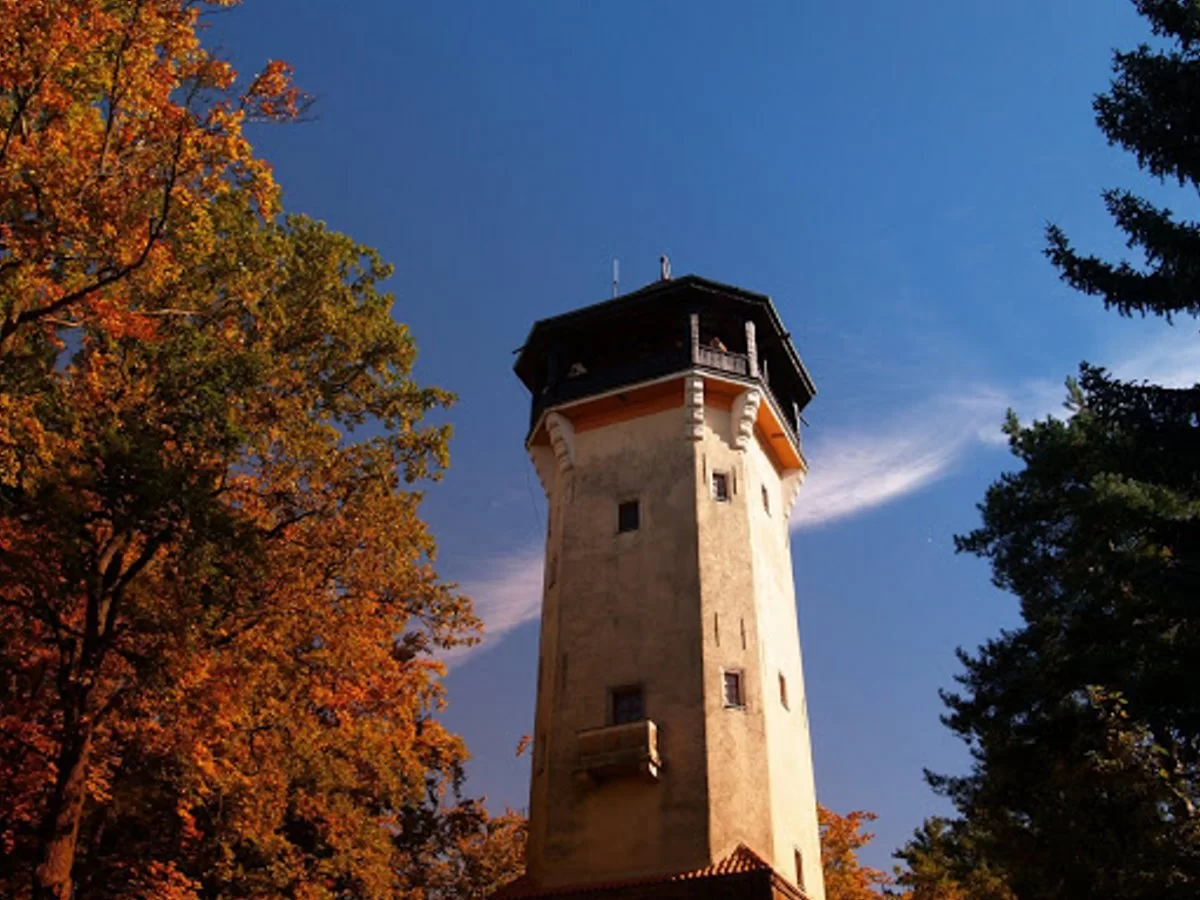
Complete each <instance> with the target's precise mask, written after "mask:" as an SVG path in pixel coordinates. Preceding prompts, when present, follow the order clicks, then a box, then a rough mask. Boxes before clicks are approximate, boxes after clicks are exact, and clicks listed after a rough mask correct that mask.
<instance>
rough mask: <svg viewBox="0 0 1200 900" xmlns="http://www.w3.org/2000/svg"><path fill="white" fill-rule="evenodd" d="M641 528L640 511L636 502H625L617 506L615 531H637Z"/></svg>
mask: <svg viewBox="0 0 1200 900" xmlns="http://www.w3.org/2000/svg"><path fill="white" fill-rule="evenodd" d="M640 527H641V510H640V509H639V508H638V502H637V501H636V500H626V501H625V502H624V503H621V504H619V505H618V506H617V531H619V532H620V531H637V530H638V528H640Z"/></svg>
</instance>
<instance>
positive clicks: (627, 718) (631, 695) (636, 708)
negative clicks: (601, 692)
mask: <svg viewBox="0 0 1200 900" xmlns="http://www.w3.org/2000/svg"><path fill="white" fill-rule="evenodd" d="M611 698H612V699H611V704H612V706H611V715H610V718H611V719H612V724H613V725H625V724H627V723H629V722H640V721H642V720H643V719H644V718H646V701H645V697H644V695H643V694H642V688H641V686H633V687H623V688H614V689H613V691H612V692H611Z"/></svg>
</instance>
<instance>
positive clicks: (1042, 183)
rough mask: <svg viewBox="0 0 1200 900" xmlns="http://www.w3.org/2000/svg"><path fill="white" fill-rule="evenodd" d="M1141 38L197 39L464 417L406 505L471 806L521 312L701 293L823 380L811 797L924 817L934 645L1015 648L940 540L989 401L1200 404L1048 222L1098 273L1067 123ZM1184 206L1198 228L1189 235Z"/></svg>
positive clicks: (979, 31) (802, 10)
mask: <svg viewBox="0 0 1200 900" xmlns="http://www.w3.org/2000/svg"><path fill="white" fill-rule="evenodd" d="M1145 37H1146V32H1145V29H1144V28H1143V25H1142V22H1141V20H1139V19H1138V18H1137V16H1136V15H1135V14H1134V12H1133V8H1132V5H1131V4H1130V3H1129V2H1128V0H1055V2H1053V3H1047V2H1046V0H1010V2H1008V3H1003V4H996V3H981V2H975V3H960V4H946V3H942V2H933V0H909V2H906V3H895V2H893V0H859V2H856V3H853V4H850V3H814V2H808V3H805V2H777V3H768V2H758V3H754V4H732V3H716V2H700V0H691V2H667V0H655V2H651V3H645V2H632V0H628V2H627V0H606V2H585V0H551V2H540V3H533V2H518V0H510V2H505V3H494V2H485V0H479V2H458V3H435V2H428V0H427V2H422V3H415V2H383V0H347V2H342V3H340V4H332V3H327V2H317V0H249V2H247V4H246V5H245V6H244V7H242V8H241V9H238V10H236V11H235V12H232V13H229V14H222V15H219V16H216V17H214V18H213V26H212V32H211V35H210V42H211V43H214V44H216V45H218V46H219V47H221V48H222V50H223V52H224V53H225V55H226V56H228V57H229V58H231V59H232V60H233V61H234V62H235V63H236V64H237V65H238V66H239V68H241V69H242V70H243V71H245V72H249V71H250V70H252V69H254V68H256V67H258V66H260V65H261V64H262V63H263V62H265V61H266V60H267V59H268V58H272V57H281V58H284V59H287V60H288V61H290V62H292V63H293V64H294V65H295V66H296V69H297V78H298V80H299V82H300V83H301V84H302V86H304V87H305V88H306V89H307V90H309V91H310V92H311V93H313V94H315V95H316V97H317V105H316V107H315V118H314V120H313V121H311V122H308V123H306V124H303V125H297V126H288V127H284V128H271V129H264V130H261V131H258V132H256V133H255V135H254V137H255V140H256V144H257V146H258V148H259V151H260V152H261V154H262V155H264V156H265V157H266V158H267V159H269V160H271V161H272V162H273V163H274V164H275V166H276V173H277V176H278V178H279V180H280V181H281V182H282V184H283V186H284V192H285V202H286V204H287V206H288V208H289V209H290V210H292V211H296V212H304V213H308V214H310V215H312V216H314V217H316V218H319V219H322V220H324V221H326V222H328V223H329V224H330V226H331V227H334V228H336V229H339V230H342V231H345V232H347V233H349V234H351V235H353V236H354V237H355V238H356V239H358V240H359V241H362V242H364V243H366V244H370V245H373V246H375V247H377V248H379V249H380V251H381V252H382V253H383V255H384V257H385V258H386V259H388V260H389V261H391V262H393V263H394V264H395V265H396V275H395V277H394V279H393V281H392V283H391V289H392V290H393V291H394V293H395V294H396V298H397V302H396V309H395V314H396V316H397V317H398V318H399V319H401V320H402V321H405V322H407V323H409V324H410V325H411V326H412V328H413V330H414V332H415V334H416V337H417V340H418V343H419V346H420V348H421V358H420V363H419V366H418V375H419V377H420V378H421V379H423V380H425V381H427V382H430V383H435V384H438V385H441V386H443V387H446V388H449V389H451V390H453V391H455V392H457V393H458V395H459V397H460V402H459V404H458V405H457V406H456V407H455V409H454V410H453V411H452V413H451V414H450V420H451V421H452V423H453V424H454V427H455V439H454V443H453V445H452V454H453V457H452V467H451V469H450V471H449V473H448V474H447V477H446V480H445V481H444V482H443V483H442V484H440V485H437V486H435V487H433V488H432V489H431V490H430V492H429V494H428V498H427V501H426V505H425V507H424V508H425V513H426V516H427V518H428V521H429V522H430V523H431V525H432V527H433V528H434V530H435V532H436V534H437V536H438V539H439V541H440V544H441V547H442V552H441V556H440V560H439V565H440V569H441V571H442V573H443V575H444V576H445V577H447V578H451V579H454V580H457V581H460V582H462V583H463V584H464V585H466V586H467V588H468V589H469V590H470V591H471V592H472V593H473V595H474V596H475V597H476V599H477V601H478V604H479V608H480V610H481V612H482V613H483V615H484V618H485V619H486V620H487V621H488V623H489V625H490V637H489V639H488V640H487V641H486V642H485V643H484V644H483V645H482V647H480V648H479V649H477V650H476V651H474V652H473V653H471V654H469V655H468V656H466V657H463V658H460V659H458V660H456V661H455V664H454V667H453V669H452V671H451V673H450V675H449V677H448V679H447V684H448V689H449V697H450V707H449V709H448V711H447V719H448V721H449V723H450V725H451V726H452V727H454V728H455V729H457V730H458V731H459V732H460V733H462V734H463V735H464V736H465V737H466V739H467V741H468V744H469V746H470V747H471V750H472V751H473V753H474V756H475V759H474V761H473V763H472V766H471V780H470V782H469V785H468V790H469V791H470V792H471V793H474V794H479V793H485V794H487V795H488V797H489V802H490V803H491V805H493V806H494V807H502V806H504V805H506V804H507V805H512V806H515V807H523V806H524V805H525V802H526V799H525V798H526V785H527V777H528V759H527V758H525V759H516V758H514V755H513V749H514V747H515V745H516V743H517V741H518V739H519V737H520V736H521V735H522V734H524V733H526V732H528V731H530V730H531V728H532V715H533V692H534V681H535V660H536V656H537V653H536V649H535V648H536V640H537V624H536V615H537V612H538V607H537V603H538V594H539V591H540V555H541V541H542V528H543V522H544V512H545V505H544V501H543V499H542V495H541V489H540V487H539V486H538V483H537V479H536V477H535V476H534V474H533V473H532V471H531V466H530V464H529V462H528V460H527V458H526V456H525V452H524V448H523V444H522V441H523V437H524V427H525V425H526V422H527V418H526V417H527V409H528V398H527V396H526V394H525V393H524V390H523V388H522V387H521V386H520V384H519V382H518V381H517V380H516V378H515V377H514V376H513V374H512V372H511V365H512V360H513V357H512V351H513V349H514V348H516V347H518V346H519V345H520V344H521V343H522V341H523V339H524V337H525V334H526V333H527V330H528V328H529V325H530V324H531V322H532V321H533V320H535V319H537V318H540V317H543V316H547V315H552V314H555V313H558V312H562V311H564V310H566V309H569V308H572V307H575V306H580V305H583V304H585V303H589V302H593V301H596V300H599V299H603V298H604V297H605V296H606V295H607V294H608V292H609V279H610V272H611V261H612V259H613V258H614V257H618V258H619V259H620V260H621V273H622V288H623V289H630V290H632V289H635V288H637V287H640V286H642V285H643V284H645V283H646V282H648V281H651V280H653V279H654V278H655V277H656V276H657V265H658V264H657V260H658V257H659V255H660V254H661V253H664V252H665V253H669V254H670V256H671V259H672V261H673V266H674V271H675V273H676V274H683V273H688V272H694V273H696V274H700V275H704V276H707V277H710V278H713V279H716V280H720V281H724V282H729V283H734V284H738V285H741V286H743V287H746V288H749V289H752V290H756V291H762V292H764V293H768V294H770V295H771V296H772V297H773V298H774V300H775V302H776V304H777V306H778V308H779V310H780V313H781V315H782V317H783V318H784V320H785V321H786V322H787V324H788V326H789V327H790V329H791V331H792V334H793V337H794V340H795V342H796V344H797V346H798V348H799V351H800V353H801V356H802V357H803V358H804V360H805V362H806V363H807V365H808V367H809V369H810V371H811V372H812V374H813V377H814V379H815V380H816V382H817V385H818V388H819V391H820V393H819V395H818V397H817V399H816V400H815V401H814V403H813V404H812V405H811V406H810V407H809V408H808V409H807V410H806V417H807V418H808V420H809V422H810V423H811V427H810V428H809V430H808V432H807V433H806V435H805V439H806V446H807V448H808V455H809V460H810V465H811V469H812V474H811V476H810V478H809V481H808V483H807V484H806V486H805V488H804V489H803V491H802V492H801V495H800V499H799V502H798V503H797V509H796V512H795V516H794V521H793V529H794V530H793V553H794V558H795V569H796V585H797V594H798V597H799V609H800V618H801V631H802V639H803V643H804V652H805V668H806V679H807V685H808V694H809V713H810V718H811V722H812V728H813V741H814V753H815V764H816V770H817V771H816V776H817V788H818V793H819V796H820V799H821V801H822V802H824V803H825V804H826V805H828V806H830V807H832V808H834V809H838V810H841V811H845V810H849V809H854V808H867V809H872V810H876V811H877V812H878V813H879V814H880V820H879V821H878V822H877V823H876V826H877V827H876V831H877V833H878V835H879V839H878V841H877V844H876V846H875V848H874V849H873V851H872V852H871V853H869V854H868V856H869V858H870V859H871V860H872V861H873V862H875V863H876V864H883V865H887V864H889V862H888V856H889V854H890V852H891V850H892V849H893V848H894V847H895V846H897V845H898V844H900V843H902V842H903V840H904V839H905V838H906V836H907V835H908V834H909V833H910V832H911V830H912V829H913V828H914V827H916V826H917V825H918V824H919V822H920V821H921V819H922V818H923V817H924V816H926V815H928V814H930V813H933V812H936V811H939V810H942V809H943V808H944V807H943V806H942V804H941V802H940V801H939V800H938V799H937V798H935V797H933V796H932V795H931V794H930V792H929V791H928V789H927V788H926V787H925V786H924V783H923V781H922V778H921V770H922V768H923V767H929V768H933V769H935V770H942V771H947V770H950V771H953V770H959V769H962V768H963V767H964V766H965V765H966V756H965V753H964V751H963V750H962V748H961V747H959V746H958V745H957V744H956V743H955V741H954V740H953V739H952V738H951V737H950V736H949V735H948V733H947V732H946V731H945V729H944V728H943V727H942V726H941V725H940V724H939V723H938V715H939V712H940V710H941V706H940V703H939V700H938V697H937V690H938V688H939V687H947V686H950V685H951V683H952V677H953V674H954V672H955V671H956V663H955V661H954V655H953V653H954V648H955V647H956V646H959V645H963V646H966V647H973V646H975V645H976V644H977V643H979V642H980V641H981V640H983V639H985V638H986V637H988V636H990V635H993V634H995V633H996V632H997V630H998V629H999V628H1001V627H1004V626H1006V625H1009V624H1012V623H1014V622H1015V621H1016V604H1015V601H1014V600H1013V599H1012V598H1011V597H1008V596H1005V595H1003V594H1001V593H1000V592H999V591H997V590H996V589H995V588H993V587H992V586H991V584H990V582H989V579H988V572H987V570H986V567H985V566H983V565H982V564H981V563H980V562H979V561H977V560H974V559H969V558H963V557H957V556H955V554H954V552H953V546H952V539H951V538H952V535H953V534H955V533H956V532H963V531H966V530H968V529H970V528H971V527H972V525H973V524H974V522H975V521H976V512H975V509H974V506H975V504H976V503H977V502H978V501H979V499H980V498H981V496H982V493H983V491H984V489H985V488H986V486H987V484H988V483H989V482H990V481H991V480H992V479H994V478H995V477H996V476H997V475H998V474H999V473H1000V472H1001V471H1002V470H1003V469H1004V468H1005V467H1008V466H1010V457H1008V456H1007V451H1006V449H1005V448H1004V446H1003V442H1002V441H1000V440H999V439H998V428H999V424H1000V422H1001V420H1002V417H1003V414H1004V410H1005V409H1006V407H1008V406H1013V407H1014V408H1016V409H1017V410H1018V411H1019V412H1020V413H1021V414H1022V415H1024V416H1026V417H1028V416H1032V415H1045V414H1048V413H1050V412H1053V411H1055V410H1057V409H1058V406H1059V403H1060V399H1061V396H1062V389H1061V384H1062V379H1063V378H1064V376H1066V375H1068V374H1070V373H1071V372H1073V371H1074V370H1075V367H1076V365H1077V364H1078V362H1079V360H1081V359H1085V358H1086V359H1088V360H1089V361H1092V362H1096V363H1102V364H1106V365H1109V366H1110V367H1114V368H1116V369H1117V370H1118V371H1120V372H1121V373H1122V374H1125V375H1128V376H1130V377H1158V378H1162V379H1166V380H1169V381H1188V382H1190V381H1195V380H1198V379H1200V352H1198V351H1197V341H1196V340H1195V335H1194V333H1193V332H1194V325H1192V324H1191V323H1185V324H1183V325H1180V326H1178V327H1176V328H1174V329H1172V328H1170V327H1169V326H1166V325H1164V324H1162V323H1160V322H1157V321H1151V322H1147V321H1141V320H1121V319H1118V318H1117V317H1116V316H1115V315H1114V314H1109V313H1105V312H1103V310H1102V309H1100V308H1099V305H1098V304H1097V303H1095V302H1094V301H1091V300H1088V299H1086V298H1082V297H1078V296H1076V295H1074V294H1072V293H1071V292H1070V291H1068V290H1067V289H1066V288H1065V287H1063V286H1062V285H1060V284H1059V283H1058V281H1057V280H1056V277H1055V274H1054V272H1053V271H1052V270H1051V268H1050V267H1049V265H1048V264H1047V263H1046V262H1045V260H1044V259H1043V258H1042V256H1041V253H1040V250H1041V246H1042V236H1041V235H1042V229H1043V227H1044V225H1045V223H1046V222H1047V221H1048V220H1053V221H1056V222H1058V223H1059V224H1061V225H1063V226H1064V227H1065V228H1066V229H1067V231H1068V233H1069V234H1070V235H1071V237H1072V238H1073V239H1074V240H1075V241H1076V242H1077V243H1078V244H1080V245H1082V246H1084V247H1087V248H1090V249H1097V250H1100V251H1102V252H1106V253H1119V252H1120V251H1121V249H1122V248H1121V244H1120V241H1119V238H1118V236H1117V235H1116V234H1115V233H1114V232H1113V230H1112V229H1111V228H1110V227H1109V225H1108V222H1107V220H1106V219H1105V217H1104V213H1103V208H1102V206H1101V203H1100V200H1099V197H1098V193H1099V191H1100V190H1101V189H1102V188H1105V187H1109V186H1115V185H1130V186H1134V187H1137V188H1139V189H1144V190H1146V191H1147V192H1148V193H1149V194H1150V195H1151V196H1153V197H1160V198H1169V199H1170V201H1171V202H1172V203H1173V204H1174V205H1175V206H1176V208H1177V209H1178V208H1180V207H1179V198H1178V197H1175V196H1172V193H1171V192H1170V191H1169V190H1167V189H1164V188H1162V187H1161V186H1158V185H1155V184H1148V183H1147V182H1146V181H1145V179H1144V178H1142V177H1141V176H1140V175H1139V174H1138V173H1137V172H1136V170H1135V169H1134V167H1133V165H1132V162H1131V161H1130V160H1129V159H1128V158H1127V156H1126V155H1125V154H1123V153H1121V152H1120V151H1118V150H1115V149H1112V148H1109V147H1107V146H1106V144H1105V141H1104V139H1103V137H1102V135H1100V133H1099V132H1098V131H1097V130H1096V128H1095V127H1094V125H1093V123H1092V115H1091V109H1090V100H1091V97H1092V95H1093V94H1095V93H1096V92H1098V91H1100V90H1102V89H1103V87H1104V86H1105V84H1106V83H1107V77H1108V69H1109V59H1110V50H1111V48H1112V47H1114V46H1118V45H1120V46H1129V45H1131V44H1134V43H1136V42H1138V41H1141V40H1144V39H1145ZM1181 211H1183V212H1186V213H1189V214H1194V213H1195V211H1194V210H1190V209H1188V208H1186V207H1184V208H1183V209H1182V210H1181Z"/></svg>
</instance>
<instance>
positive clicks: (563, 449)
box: [529, 412, 575, 497]
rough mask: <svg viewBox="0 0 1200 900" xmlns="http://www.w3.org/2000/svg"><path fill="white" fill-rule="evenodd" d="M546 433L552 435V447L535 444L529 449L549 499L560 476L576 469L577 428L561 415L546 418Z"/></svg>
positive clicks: (539, 479)
mask: <svg viewBox="0 0 1200 900" xmlns="http://www.w3.org/2000/svg"><path fill="white" fill-rule="evenodd" d="M546 433H547V434H548V435H550V446H549V447H547V446H546V445H545V444H534V445H532V446H531V447H530V448H529V459H530V460H531V461H532V462H533V468H534V469H535V470H536V471H537V474H538V481H540V482H541V483H542V490H543V491H545V492H546V496H547V497H549V496H550V495H551V493H552V492H553V491H554V486H555V485H556V484H557V483H558V479H559V477H560V476H563V475H566V473H567V472H569V471H570V470H571V469H573V468H575V426H574V425H572V424H571V420H570V419H568V418H567V417H566V416H564V415H562V414H561V413H554V412H552V413H550V414H549V415H548V416H546Z"/></svg>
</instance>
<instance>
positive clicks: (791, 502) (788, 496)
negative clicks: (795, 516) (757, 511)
mask: <svg viewBox="0 0 1200 900" xmlns="http://www.w3.org/2000/svg"><path fill="white" fill-rule="evenodd" d="M802 484H804V471H803V470H802V469H788V470H787V471H786V472H784V473H783V517H784V519H785V520H786V521H791V518H792V509H793V508H794V507H795V506H796V498H797V497H799V496H800V485H802Z"/></svg>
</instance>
